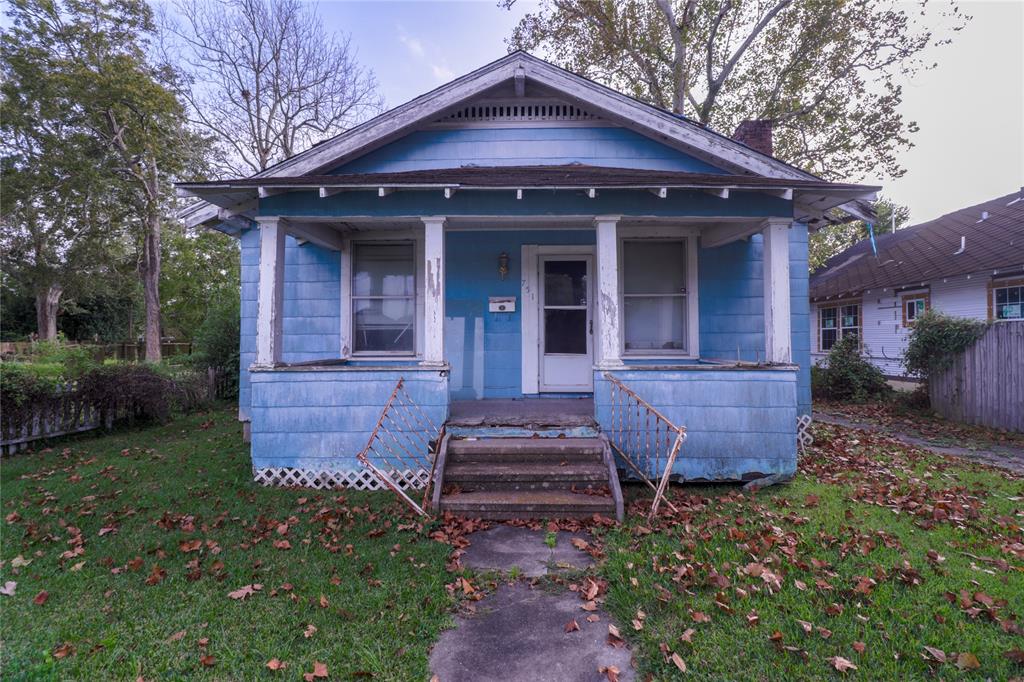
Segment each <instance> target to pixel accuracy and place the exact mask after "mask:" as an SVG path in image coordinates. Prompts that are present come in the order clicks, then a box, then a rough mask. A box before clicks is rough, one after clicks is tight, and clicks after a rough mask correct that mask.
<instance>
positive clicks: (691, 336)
mask: <svg viewBox="0 0 1024 682" xmlns="http://www.w3.org/2000/svg"><path fill="white" fill-rule="evenodd" d="M699 234H700V233H699V232H698V231H697V230H693V229H690V228H682V229H680V228H678V227H667V226H665V227H658V226H651V227H626V226H622V227H619V232H618V235H617V236H618V246H617V250H618V271H619V330H620V331H619V337H620V338H619V349H620V352H621V353H622V359H623V360H627V359H628V360H697V359H699V358H700V329H699V324H700V299H699V295H700V292H699V291H698V282H699V277H698V273H697V262H698V256H699V254H698V245H697V242H698V237H699ZM645 239H647V240H651V241H669V240H680V241H683V242H685V249H686V330H687V334H686V336H687V338H686V350H684V351H664V352H660V353H651V352H637V351H628V350H626V339H625V333H626V316H625V310H626V308H625V293H624V292H625V286H624V285H625V280H624V277H625V273H624V270H623V259H624V256H625V250H624V248H623V243H624V242H627V241H642V240H645Z"/></svg>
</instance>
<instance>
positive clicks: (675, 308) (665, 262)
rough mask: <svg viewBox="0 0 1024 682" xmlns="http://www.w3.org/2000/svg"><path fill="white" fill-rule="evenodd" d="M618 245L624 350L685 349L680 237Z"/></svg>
mask: <svg viewBox="0 0 1024 682" xmlns="http://www.w3.org/2000/svg"><path fill="white" fill-rule="evenodd" d="M622 249H623V254H622V261H623V262H622V285H623V286H622V292H623V293H622V299H623V309H624V311H623V337H624V341H625V348H624V351H625V354H627V355H682V354H685V353H686V352H687V350H688V349H687V338H688V331H687V305H688V301H687V295H688V292H687V290H686V277H687V273H686V242H685V241H684V240H682V239H671V240H663V239H643V240H640V239H637V240H626V241H624V242H623V245H622Z"/></svg>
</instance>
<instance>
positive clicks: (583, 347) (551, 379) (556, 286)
mask: <svg viewBox="0 0 1024 682" xmlns="http://www.w3.org/2000/svg"><path fill="white" fill-rule="evenodd" d="M539 265H540V267H539V268H538V269H539V270H540V273H539V274H540V277H539V279H540V344H539V347H540V387H539V388H540V390H541V391H545V392H560V391H564V392H588V391H593V390H594V350H593V348H594V341H593V340H594V317H593V310H592V305H591V301H592V300H593V289H594V281H593V280H594V277H593V274H592V273H593V270H594V259H593V256H588V255H582V254H581V255H574V256H554V255H552V256H541V257H540V263H539Z"/></svg>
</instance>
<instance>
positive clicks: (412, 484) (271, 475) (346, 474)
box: [252, 467, 430, 490]
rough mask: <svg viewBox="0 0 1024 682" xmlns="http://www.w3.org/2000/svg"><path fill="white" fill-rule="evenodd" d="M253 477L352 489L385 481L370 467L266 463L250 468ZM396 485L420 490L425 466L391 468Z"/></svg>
mask: <svg viewBox="0 0 1024 682" xmlns="http://www.w3.org/2000/svg"><path fill="white" fill-rule="evenodd" d="M252 473H253V480H255V481H256V482H257V483H259V484H260V485H265V486H276V487H280V488H316V489H317V490H333V489H336V488H353V489H355V490H384V489H385V486H384V484H383V483H382V482H381V481H380V479H378V478H377V477H375V476H374V475H373V473H371V472H370V470H369V469H349V470H347V471H313V470H312V469H293V468H291V467H268V468H266V469H253V471H252ZM388 475H389V476H390V477H391V480H393V481H394V482H395V483H396V484H398V487H400V488H404V489H406V490H409V489H414V490H422V489H423V488H424V487H425V486H426V485H427V481H429V480H430V472H428V471H426V470H425V469H417V470H416V471H413V470H411V469H405V470H402V471H399V470H397V469H392V470H390V471H389V472H388Z"/></svg>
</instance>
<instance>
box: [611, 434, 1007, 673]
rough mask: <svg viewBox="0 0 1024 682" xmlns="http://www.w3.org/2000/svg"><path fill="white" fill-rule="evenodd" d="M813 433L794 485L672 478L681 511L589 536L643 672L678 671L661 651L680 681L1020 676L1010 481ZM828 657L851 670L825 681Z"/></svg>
mask: <svg viewBox="0 0 1024 682" xmlns="http://www.w3.org/2000/svg"><path fill="white" fill-rule="evenodd" d="M816 435H817V439H816V440H817V443H818V445H817V446H816V447H814V448H813V449H812V450H811V451H810V452H809V454H808V455H807V457H806V458H805V459H804V461H803V462H802V464H801V468H802V470H803V472H802V473H801V474H800V475H799V476H798V477H797V479H796V480H795V481H794V482H793V483H790V484H788V485H785V486H780V487H776V488H768V489H765V490H762V491H761V492H759V493H756V494H754V495H741V494H740V493H739V491H738V490H737V489H736V488H728V487H704V488H699V487H691V488H686V489H684V490H685V493H686V494H680V493H679V492H678V491H677V492H676V495H675V497H674V499H675V501H676V504H677V506H679V507H680V513H679V514H675V515H673V514H664V515H662V516H661V518H659V519H657V520H656V523H655V524H650V525H648V524H644V523H642V522H641V520H637V521H635V522H634V523H632V524H630V525H628V526H627V527H625V528H621V529H613V530H610V531H608V532H607V533H606V534H605V535H604V537H603V540H604V544H605V546H604V551H605V552H606V554H607V556H608V560H607V561H606V563H605V564H604V566H603V567H602V569H601V571H600V572H601V574H602V576H603V577H604V578H605V579H607V580H608V584H609V587H608V596H607V602H606V603H607V606H608V607H609V608H610V609H611V611H612V612H613V613H614V614H615V615H616V616H617V618H618V620H619V621H620V622H621V623H623V624H626V625H627V627H626V628H624V630H628V635H627V639H629V640H630V641H631V643H632V644H633V646H634V649H635V651H636V652H637V654H638V656H637V658H638V659H639V661H640V662H641V672H642V673H652V674H653V675H654V676H655V677H656V678H658V679H662V678H665V677H671V676H673V675H677V676H678V672H677V669H676V667H675V666H674V665H673V664H672V663H671V662H667V661H666V658H665V655H664V654H663V653H662V649H663V648H665V649H667V650H669V651H671V652H675V653H678V654H679V655H680V656H681V657H682V658H683V660H684V661H685V663H686V665H687V668H688V671H689V675H688V676H687V678H688V679H690V678H692V679H709V680H710V679H732V680H767V679H829V678H835V677H842V676H845V677H847V678H857V679H866V680H867V679H870V680H878V679H886V680H911V679H937V678H940V679H957V678H965V679H978V680H984V679H989V680H1007V679H1011V678H1013V677H1015V676H1018V677H1019V676H1022V675H1024V660H1020V659H1018V660H1017V662H1014V660H1013V658H1014V657H1024V654H1022V653H1020V650H1021V649H1024V636H1022V632H1024V630H1022V628H1024V573H1022V571H1024V544H1022V543H1024V534H1022V532H1021V526H1022V525H1024V483H1022V481H1021V480H1020V479H1011V478H1010V477H1008V476H1007V475H1004V474H1002V473H1000V472H996V471H994V470H991V469H983V468H980V467H977V466H970V465H962V464H961V463H960V462H958V461H956V460H948V459H943V458H940V457H934V456H930V455H928V454H926V453H923V452H920V451H913V450H908V448H906V447H905V446H902V445H900V444H898V443H895V442H894V441H891V440H888V439H886V438H883V437H877V436H870V435H866V434H863V433H861V432H852V431H847V430H842V429H838V428H829V427H818V428H817V429H816ZM636 510H637V511H638V509H636ZM650 531H653V532H650ZM961 591H963V594H964V595H965V597H964V601H963V603H961ZM638 610H641V611H643V613H644V616H645V617H644V618H643V619H642V620H641V625H642V629H640V630H636V629H635V627H634V626H629V625H628V624H629V623H631V621H633V620H634V619H636V618H637V615H636V613H637V611H638ZM705 616H706V617H707V618H710V620H709V621H708V620H706V619H705ZM800 621H803V623H804V624H801V622H800ZM688 630H692V632H690V633H688V634H687V631H688ZM807 630H809V632H808V631H807ZM925 647H932V648H933V649H935V650H936V651H934V652H929V651H928V650H927V649H926V648H925ZM858 649H860V651H858ZM1007 652H1016V653H1010V654H1009V655H1008V654H1007ZM959 654H966V655H964V656H959ZM837 656H838V657H842V658H843V659H846V660H847V661H849V662H850V663H852V664H853V665H856V666H857V668H858V669H857V670H856V671H854V670H852V669H850V670H849V671H848V672H846V673H845V675H841V674H840V673H839V672H837V671H836V669H835V667H834V663H833V662H832V661H831V660H830V659H834V657H837ZM942 658H945V661H946V662H945V663H942V662H940V660H941V659H942ZM936 659H940V660H936ZM975 659H976V660H975ZM838 663H839V665H841V666H842V665H843V664H842V662H841V661H839V662H838ZM958 663H959V667H958V665H957V664H958ZM976 664H977V666H978V667H974V666H975V665H976Z"/></svg>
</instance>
